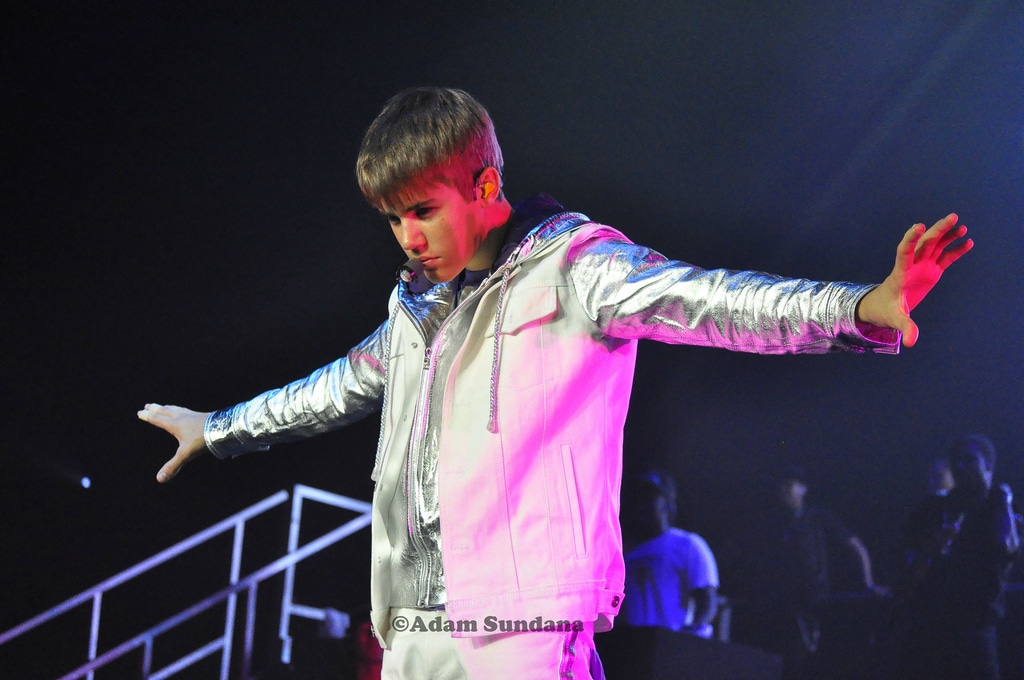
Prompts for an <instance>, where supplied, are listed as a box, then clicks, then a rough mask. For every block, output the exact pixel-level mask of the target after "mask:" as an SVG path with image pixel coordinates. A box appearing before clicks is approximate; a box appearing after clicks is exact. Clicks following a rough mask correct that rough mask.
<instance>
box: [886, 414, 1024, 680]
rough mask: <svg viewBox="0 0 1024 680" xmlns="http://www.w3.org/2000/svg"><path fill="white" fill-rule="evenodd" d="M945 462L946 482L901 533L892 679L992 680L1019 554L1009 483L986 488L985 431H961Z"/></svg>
mask: <svg viewBox="0 0 1024 680" xmlns="http://www.w3.org/2000/svg"><path fill="white" fill-rule="evenodd" d="M949 461H950V467H951V470H952V474H953V480H954V486H953V488H952V489H951V490H950V491H949V493H948V494H947V495H945V496H937V495H931V496H928V497H926V498H925V499H924V500H923V501H922V502H921V504H920V505H919V506H918V507H917V508H915V510H914V511H913V512H912V513H911V514H910V517H909V519H908V521H907V523H906V525H905V528H904V531H903V541H902V543H903V554H904V562H903V573H902V575H901V579H900V585H899V590H898V598H897V603H896V607H895V610H894V615H893V635H894V638H895V639H894V643H895V645H896V657H895V664H894V669H893V675H892V677H894V678H900V679H901V680H999V677H1000V676H999V655H998V646H997V626H998V624H999V622H1000V620H1001V619H1002V617H1003V615H1004V614H1005V590H1006V580H1007V577H1008V575H1009V572H1010V569H1011V567H1012V565H1013V562H1014V561H1015V560H1017V559H1019V558H1020V556H1021V543H1020V529H1019V527H1018V524H1019V522H1020V518H1019V517H1018V516H1016V515H1015V513H1014V511H1013V507H1012V503H1013V493H1012V492H1011V490H1010V487H1009V486H1008V485H1006V484H1002V485H999V486H997V487H994V488H993V485H992V476H993V473H994V471H995V463H996V452H995V447H994V446H993V445H992V442H991V441H990V440H989V439H988V438H987V437H985V436H984V435H978V434H971V435H966V436H964V437H961V438H960V439H958V440H957V441H956V442H955V443H954V444H953V446H952V449H951V451H950V455H949Z"/></svg>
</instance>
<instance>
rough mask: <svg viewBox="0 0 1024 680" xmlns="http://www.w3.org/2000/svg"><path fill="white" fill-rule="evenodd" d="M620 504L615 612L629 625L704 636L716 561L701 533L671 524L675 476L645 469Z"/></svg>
mask: <svg viewBox="0 0 1024 680" xmlns="http://www.w3.org/2000/svg"><path fill="white" fill-rule="evenodd" d="M622 505H623V511H622V512H623V523H624V526H623V530H624V532H625V536H624V538H625V540H626V542H627V544H626V549H627V552H626V597H625V599H624V600H623V603H622V611H621V614H622V615H623V616H624V618H625V619H626V621H627V622H628V623H629V625H631V626H660V627H662V628H668V629H670V630H674V631H683V632H686V633H691V634H693V635H697V636H699V637H703V638H710V637H711V634H712V627H711V621H712V620H713V619H714V617H715V612H716V610H717V603H718V564H717V563H716V562H715V556H714V555H713V554H712V552H711V549H710V548H709V547H708V544H707V542H706V541H705V540H704V539H703V538H701V537H700V536H698V535H697V534H695V533H692V532H689V531H683V530H682V529H679V528H676V527H674V526H672V523H673V521H674V520H675V515H676V486H675V482H673V480H672V478H671V477H669V476H668V475H666V474H664V473H662V472H658V471H652V472H648V473H645V474H643V475H641V476H640V477H639V478H637V479H635V480H633V483H632V484H629V485H627V486H626V488H625V489H624V493H623V499H622Z"/></svg>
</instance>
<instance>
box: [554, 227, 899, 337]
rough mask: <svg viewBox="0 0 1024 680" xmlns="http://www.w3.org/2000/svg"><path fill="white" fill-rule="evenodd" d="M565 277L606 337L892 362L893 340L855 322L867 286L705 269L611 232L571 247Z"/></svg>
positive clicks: (882, 331)
mask: <svg viewBox="0 0 1024 680" xmlns="http://www.w3.org/2000/svg"><path fill="white" fill-rule="evenodd" d="M568 267H569V274H570V279H571V281H572V284H573V286H574V287H575V290H576V295H577V298H578V299H579V301H580V304H581V305H582V306H583V308H584V309H585V310H586V313H587V314H588V315H589V316H590V318H591V319H593V320H594V322H595V323H596V324H597V327H598V328H599V329H600V330H601V331H602V332H603V333H605V334H606V335H608V336H610V337H615V338H624V339H642V338H646V339H652V340H658V341H661V342H667V343H672V344H689V345H704V346H709V347H722V348H726V349H731V350H736V351H742V352H758V353H761V354H800V353H824V352H829V351H836V350H844V351H852V352H864V351H873V352H879V353H884V354H896V353H897V352H898V351H899V341H900V334H899V332H898V331H896V330H894V329H890V328H879V327H876V326H870V325H867V324H859V323H857V322H856V321H855V313H856V309H857V302H858V301H859V300H860V299H861V297H863V296H864V295H865V294H866V293H867V292H868V291H869V290H871V289H872V288H873V287H874V286H869V285H859V284H852V283H836V282H832V283H825V282H819V281H809V280H806V279H785V278H781V277H778V276H774V275H771V274H763V273H760V272H737V271H730V270H725V269H716V270H704V269H701V268H699V267H695V266H693V265H689V264H686V263H685V262H678V261H674V260H669V259H667V258H665V257H664V256H663V255H661V254H660V253H657V252H655V251H653V250H651V249H649V248H644V247H642V246H638V245H635V244H633V243H631V242H630V241H629V240H628V239H626V238H625V237H623V236H622V235H621V234H619V233H618V232H616V231H614V230H612V229H608V230H607V231H606V232H601V233H598V234H596V235H592V236H591V237H590V238H587V239H585V240H582V242H580V243H577V244H574V245H573V247H572V248H571V249H570V252H569V261H568Z"/></svg>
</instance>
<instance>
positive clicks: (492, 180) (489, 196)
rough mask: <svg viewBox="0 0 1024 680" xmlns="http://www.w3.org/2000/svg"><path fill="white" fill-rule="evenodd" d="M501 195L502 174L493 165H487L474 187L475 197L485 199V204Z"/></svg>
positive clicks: (492, 201)
mask: <svg viewBox="0 0 1024 680" xmlns="http://www.w3.org/2000/svg"><path fill="white" fill-rule="evenodd" d="M500 195H501V175H499V174H498V171H497V170H496V169H495V168H493V167H487V168H484V169H483V170H481V171H480V175H479V176H478V177H477V179H476V185H475V186H474V187H473V197H474V198H476V199H478V200H481V201H484V203H485V204H488V205H489V204H491V203H494V201H495V200H497V198H498V197H499V196H500Z"/></svg>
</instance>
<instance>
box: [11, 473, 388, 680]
mask: <svg viewBox="0 0 1024 680" xmlns="http://www.w3.org/2000/svg"><path fill="white" fill-rule="evenodd" d="M288 496H289V494H288V492H287V491H283V490H282V491H279V492H278V493H276V494H274V495H272V496H269V497H267V498H266V499H264V500H262V501H260V502H258V503H256V504H254V505H252V506H250V507H248V508H246V509H245V510H243V511H241V512H239V513H236V514H235V515H232V516H231V517H229V518H227V519H225V520H223V521H221V522H218V523H217V524H215V525H213V526H211V527H209V528H207V529H205V530H203V531H201V532H199V533H197V534H195V535H193V536H192V537H190V538H187V539H185V540H183V541H181V542H179V543H177V544H175V545H174V546H172V547H170V548H168V549H166V550H164V551H162V552H160V553H158V554H156V555H154V556H153V557H151V558H149V559H147V560H144V561H142V562H140V563H139V564H136V565H135V566H133V567H130V568H129V569H126V570H125V571H123V572H121V573H119V574H117V575H116V576H113V577H111V578H109V579H106V580H105V581H103V582H101V583H99V584H97V585H96V586H93V587H92V588H90V589H88V590H86V591H84V592H82V593H80V594H78V595H76V596H74V597H72V598H70V599H68V600H66V601H64V602H62V603H61V604H59V605H57V606H55V607H52V608H51V609H49V610H47V611H46V612H44V613H42V614H40V615H38V616H35V617H33V618H31V619H29V620H28V621H25V622H24V623H22V624H20V625H18V626H15V627H14V628H11V629H10V630H7V631H5V632H3V633H0V645H2V644H4V643H5V642H7V641H9V640H12V639H14V638H16V637H18V636H19V635H21V634H23V633H25V632H27V631H29V630H31V629H33V628H35V627H37V626H39V625H41V624H43V623H45V622H47V621H49V620H51V619H53V618H55V617H57V616H59V615H60V614H63V613H65V612H67V611H68V610H70V609H73V608H74V607H77V606H79V605H81V604H83V603H85V602H87V601H88V600H89V599H90V598H92V600H93V613H92V627H91V630H90V648H89V661H87V662H86V663H85V664H83V665H81V666H79V667H78V668H76V669H74V670H73V671H71V672H69V673H67V674H65V675H63V676H61V677H60V678H59V680H76V679H77V678H81V677H83V676H86V675H88V676H89V678H90V679H91V678H92V676H93V672H94V671H95V670H96V669H98V668H100V667H102V666H104V665H106V664H108V663H111V662H112V661H114V660H116V659H118V658H120V657H122V656H124V655H125V654H127V653H129V652H131V651H133V650H135V649H138V648H139V647H142V648H143V664H142V677H143V679H144V680H163V678H166V677H169V676H171V675H173V674H174V673H177V672H178V671H179V670H182V669H184V668H186V667H188V666H190V665H192V664H193V663H196V662H197V661H200V660H201V659H204V658H206V657H208V656H210V655H211V654H214V653H216V652H218V651H223V655H222V657H221V678H222V680H226V678H227V676H228V669H229V665H230V662H231V643H232V639H233V634H234V627H235V623H234V614H235V600H236V596H237V594H238V593H239V592H241V591H243V590H247V591H248V606H247V607H246V620H245V634H244V644H245V649H244V654H243V658H242V671H241V677H242V678H243V679H247V678H248V677H249V665H250V663H251V659H252V651H253V636H254V630H255V616H256V590H257V586H258V585H259V583H260V582H262V581H264V580H266V579H267V578H270V577H272V576H274V575H276V574H279V573H281V572H282V571H286V570H287V576H286V581H287V584H286V588H285V593H284V596H283V598H282V603H281V607H282V624H281V632H282V641H283V642H284V643H285V649H286V650H287V651H288V652H289V654H290V642H291V638H290V637H287V631H288V625H287V620H288V617H290V616H293V615H294V616H305V617H307V618H323V617H325V615H326V614H325V611H326V610H323V609H318V608H315V607H308V606H303V605H296V604H294V603H293V602H292V592H293V591H292V585H293V582H294V573H295V572H294V570H295V565H296V564H297V563H299V562H301V561H302V560H304V559H306V558H307V557H309V556H311V555H313V554H315V553H317V552H319V551H321V550H323V549H325V548H327V547H329V546H331V545H333V544H335V543H337V542H338V541H340V540H342V539H343V538H346V537H347V536H350V535H351V534H353V533H355V532H356V531H359V530H360V529H362V528H363V527H365V526H367V525H369V523H370V508H371V506H370V504H369V503H366V502H364V501H358V500H355V499H351V498H348V497H345V496H339V495H337V494H333V493H330V492H326V491H322V490H320V489H314V488H312V487H308V486H304V485H301V484H298V485H296V486H295V488H294V495H293V505H292V518H291V529H290V536H289V546H288V554H286V555H285V556H283V557H281V558H279V559H277V560H275V561H273V562H271V563H270V564H268V565H266V566H264V567H262V568H261V569H259V570H257V571H255V572H253V573H252V574H249V575H248V576H246V577H244V578H241V579H239V574H238V572H239V568H240V563H241V550H242V538H243V530H244V522H245V521H246V520H248V519H251V518H252V517H255V516H256V515H259V514H261V513H263V512H266V511H267V510H269V509H270V508H273V507H275V506H277V505H280V504H281V503H283V502H285V501H286V500H287V499H288ZM306 498H308V499H310V500H315V501H319V502H322V503H326V504H329V505H333V506H335V507H340V508H345V509H349V510H353V511H356V512H359V513H360V515H359V516H358V517H356V518H354V519H352V520H349V521H348V522H346V523H345V524H343V525H341V526H340V527H338V528H336V529H334V530H332V531H329V532H328V533H326V534H324V535H322V536H320V537H319V538H317V539H315V540H313V541H310V542H309V543H307V544H305V545H303V546H302V547H301V548H300V547H298V532H299V525H300V522H301V507H302V500H303V499H306ZM231 527H234V528H235V541H234V547H233V557H232V565H231V584H230V585H228V586H227V587H225V588H223V589H221V590H219V591H217V592H216V593H214V594H213V595H210V596H209V597H207V598H205V599H204V600H201V601H200V602H197V603H196V604H194V605H192V606H191V607H188V608H187V609H185V610H184V611H182V612H180V613H178V614H176V615H174V616H171V617H170V618H168V619H166V620H164V621H162V622H161V623H158V624H157V625H155V626H153V627H151V628H149V629H148V630H146V631H144V632H142V633H140V634H138V635H136V636H135V637H133V638H131V639H130V640H127V641H125V642H123V643H121V644H120V645H118V646H116V647H114V648H113V649H110V650H108V651H107V652H104V653H103V654H101V655H99V656H97V653H96V643H97V639H98V633H99V619H100V604H101V600H102V595H103V593H104V592H106V591H108V590H110V589H112V588H114V587H116V586H118V585H120V584H122V583H124V582H125V581H128V580H130V579H131V578H134V577H135V576H138V575H140V574H142V573H144V572H146V571H148V570H149V569H152V568H153V567H156V566H158V565H160V564H162V563H163V562H166V561H167V560H169V559H171V558H173V557H176V556H177V555H180V554H181V553H183V552H186V551H187V550H189V549H191V548H193V547H196V546H197V545H199V544H201V543H203V542H205V541H207V540H209V539H211V538H213V537H214V536H217V535H219V534H221V533H223V532H225V531H227V529H229V528H231ZM225 601H227V603H228V610H227V612H226V615H225V625H224V632H223V635H221V636H220V637H218V638H216V639H214V640H213V641H211V642H208V643H206V644H203V645H202V646H200V647H199V648H198V649H196V650H194V651H192V652H190V653H188V654H186V655H185V656H183V657H181V658H179V659H178V660H176V661H173V662H172V663H170V664H169V665H167V666H165V667H164V668H162V669H158V670H153V669H152V668H151V665H152V655H153V643H154V640H155V638H156V637H157V636H158V635H160V634H162V633H164V632H166V631H168V630H170V629H171V628H174V627H175V626H177V625H179V624H181V623H184V622H185V621H187V620H189V619H191V618H193V617H195V616H197V615H199V614H201V613H203V612H205V611H207V610H209V609H210V608H212V607H214V606H216V605H218V604H220V603H222V602H225ZM282 659H284V654H282Z"/></svg>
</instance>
